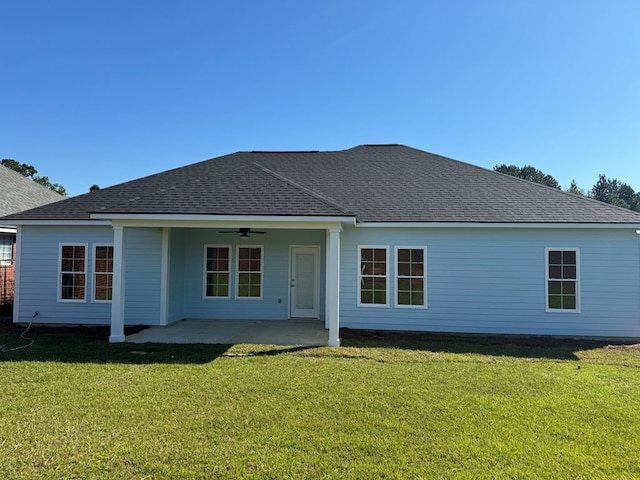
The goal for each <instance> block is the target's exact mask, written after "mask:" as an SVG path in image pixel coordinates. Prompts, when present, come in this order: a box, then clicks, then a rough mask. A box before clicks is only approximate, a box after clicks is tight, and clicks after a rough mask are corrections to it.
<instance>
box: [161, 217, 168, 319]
mask: <svg viewBox="0 0 640 480" xmlns="http://www.w3.org/2000/svg"><path fill="white" fill-rule="evenodd" d="M169 234H170V232H169V228H167V227H163V228H162V267H161V274H160V325H163V326H167V325H168V324H169V241H170V236H169Z"/></svg>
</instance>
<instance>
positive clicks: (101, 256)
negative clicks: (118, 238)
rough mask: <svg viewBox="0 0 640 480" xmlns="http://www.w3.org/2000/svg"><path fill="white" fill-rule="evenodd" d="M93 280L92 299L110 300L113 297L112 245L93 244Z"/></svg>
mask: <svg viewBox="0 0 640 480" xmlns="http://www.w3.org/2000/svg"><path fill="white" fill-rule="evenodd" d="M93 280H94V281H93V299H94V301H96V302H109V301H111V300H112V298H113V245H95V247H94V260H93Z"/></svg>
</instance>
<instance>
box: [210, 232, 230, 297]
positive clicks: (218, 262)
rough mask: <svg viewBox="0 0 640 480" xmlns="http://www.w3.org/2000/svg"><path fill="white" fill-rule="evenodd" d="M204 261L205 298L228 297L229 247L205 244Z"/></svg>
mask: <svg viewBox="0 0 640 480" xmlns="http://www.w3.org/2000/svg"><path fill="white" fill-rule="evenodd" d="M204 263H205V266H204V296H205V298H229V279H230V275H229V268H230V264H231V247H229V246H226V245H225V246H223V245H205V247H204Z"/></svg>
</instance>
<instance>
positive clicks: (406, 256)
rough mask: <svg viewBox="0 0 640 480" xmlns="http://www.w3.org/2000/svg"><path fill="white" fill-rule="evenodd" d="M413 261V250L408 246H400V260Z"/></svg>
mask: <svg viewBox="0 0 640 480" xmlns="http://www.w3.org/2000/svg"><path fill="white" fill-rule="evenodd" d="M410 261H411V250H409V249H408V248H400V249H398V262H407V263H408V262H410Z"/></svg>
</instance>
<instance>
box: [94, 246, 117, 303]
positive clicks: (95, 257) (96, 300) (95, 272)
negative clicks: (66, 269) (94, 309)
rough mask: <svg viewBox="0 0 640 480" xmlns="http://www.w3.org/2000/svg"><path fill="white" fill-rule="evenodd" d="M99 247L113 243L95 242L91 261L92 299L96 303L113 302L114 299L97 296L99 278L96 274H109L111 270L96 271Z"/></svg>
mask: <svg viewBox="0 0 640 480" xmlns="http://www.w3.org/2000/svg"><path fill="white" fill-rule="evenodd" d="M98 247H113V243H94V244H93V248H92V249H91V252H92V253H93V259H92V261H91V267H92V269H91V272H92V274H91V279H92V280H93V285H92V286H91V301H92V302H94V303H111V302H112V300H99V299H97V298H96V285H97V283H98V282H97V280H96V275H98V274H101V275H107V274H108V273H109V272H97V271H96V260H97V257H98V256H97V254H96V251H97V250H98ZM111 285H112V287H111V298H113V270H112V271H111Z"/></svg>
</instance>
